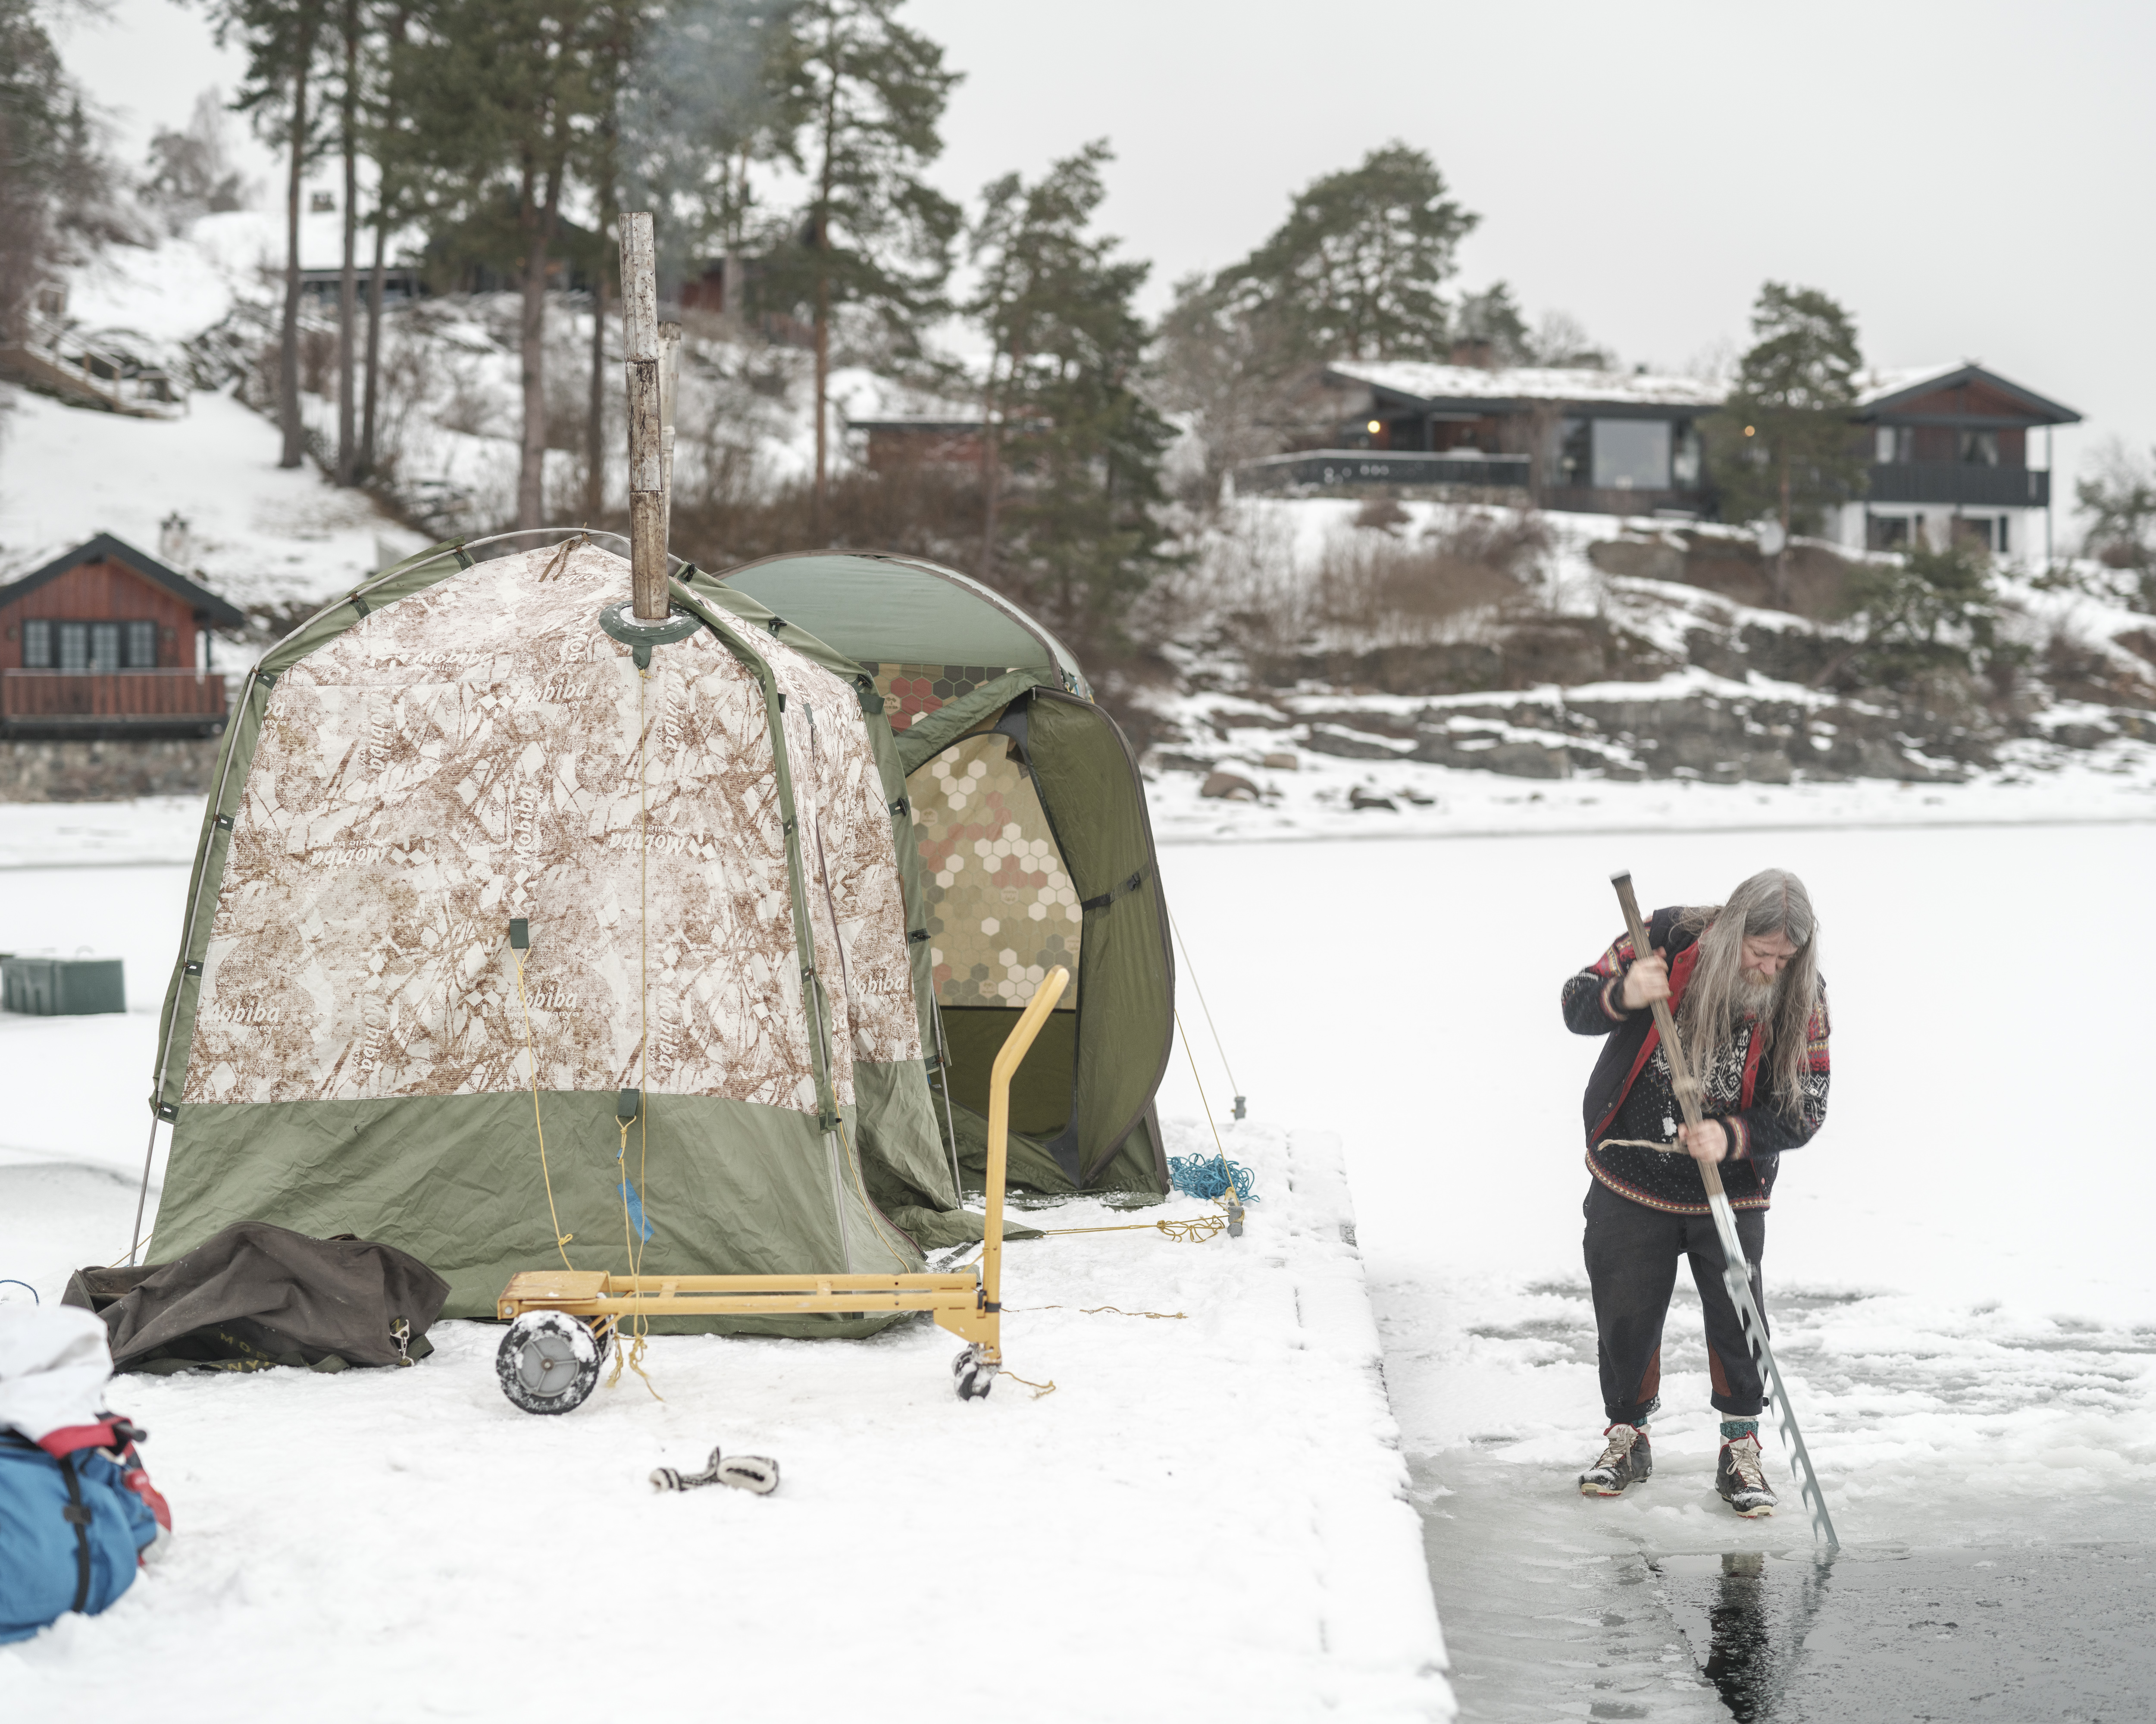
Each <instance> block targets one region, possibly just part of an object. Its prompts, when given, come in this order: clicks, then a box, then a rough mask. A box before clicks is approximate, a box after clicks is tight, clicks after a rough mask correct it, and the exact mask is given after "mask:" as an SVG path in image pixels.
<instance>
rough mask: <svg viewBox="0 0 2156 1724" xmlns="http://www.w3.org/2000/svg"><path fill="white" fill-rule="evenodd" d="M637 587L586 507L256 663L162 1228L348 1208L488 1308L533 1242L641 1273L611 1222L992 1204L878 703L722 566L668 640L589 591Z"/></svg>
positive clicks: (791, 1253)
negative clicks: (974, 1199)
mask: <svg viewBox="0 0 2156 1724" xmlns="http://www.w3.org/2000/svg"><path fill="white" fill-rule="evenodd" d="M511 537H512V538H515V539H516V540H517V541H520V542H521V544H522V545H526V546H529V545H531V539H532V536H531V535H515V536H511ZM497 548H500V547H497ZM628 591H629V568H628V564H626V563H625V562H624V560H623V559H622V558H619V557H618V556H615V555H613V554H611V553H608V552H606V551H603V550H602V549H600V548H598V546H597V545H596V544H594V543H591V542H590V536H588V535H583V534H573V535H572V534H567V533H557V534H549V535H546V536H544V538H543V539H542V542H541V543H538V544H537V545H536V547H535V548H514V549H513V551H512V553H511V554H507V555H500V556H496V557H494V558H487V559H485V560H475V558H474V557H473V555H472V554H470V553H469V552H467V551H466V550H465V549H463V548H459V547H447V548H441V549H439V550H437V551H435V552H433V553H423V554H422V555H421V556H420V557H418V558H413V559H412V560H410V561H408V562H407V563H405V564H400V565H398V566H397V567H395V568H393V569H388V570H386V571H384V572H383V573H382V574H380V575H377V576H376V577H375V578H373V579H371V580H369V581H367V582H366V583H363V584H362V585H361V586H360V587H359V588H357V589H355V590H354V591H353V593H352V594H351V595H350V596H349V597H348V598H347V599H346V600H343V601H341V602H340V603H338V604H337V605H332V606H331V607H330V608H329V609H328V610H325V611H323V612H322V613H321V614H320V615H317V616H316V617H315V618H314V619H312V620H311V621H309V622H308V623H307V624H305V625H303V626H302V627H301V628H300V629H299V630H296V631H295V633H294V634H293V635H292V636H290V637H289V638H287V639H286V640H285V641H284V642H282V643H281V644H280V646H277V647H275V649H273V650H272V651H270V652H269V654H268V655H267V656H265V657H264V659H263V661H262V662H261V664H260V665H259V666H258V667H257V668H256V670H255V672H254V674H253V675H252V676H251V677H250V678H249V682H248V684H247V687H246V691H245V695H244V699H243V700H242V701H241V702H239V712H238V713H236V714H235V717H234V722H233V723H232V724H231V726H230V727H229V728H228V732H227V735H226V739H225V746H224V749H223V754H222V756H221V758H220V759H219V762H218V769H217V775H216V778H215V780H214V781H213V794H212V795H211V798H210V803H209V807H208V811H207V814H206V816H205V821H204V825H203V832H202V837H201V841H200V845H199V847H198V852H197V856H196V861H195V867H194V872H193V879H192V881H191V883H190V886H189V890H188V896H187V910H186V915H185V921H184V926H183V934H182V949H181V952H180V955H179V960H178V963H177V966H176V968H175V970H174V973H173V976H172V985H171V986H170V988H169V990H168V991H167V996H166V1000H165V1006H164V1011H163V1015H162V1022H161V1026H160V1035H159V1038H158V1049H159V1051H158V1055H157V1071H156V1076H155V1086H156V1087H155V1091H154V1094H153V1096H152V1104H153V1105H154V1106H155V1107H156V1109H157V1112H158V1113H159V1114H160V1115H161V1116H162V1118H164V1119H168V1120H170V1121H171V1122H172V1148H171V1155H170V1160H169V1164H168V1171H167V1178H166V1183H165V1186H164V1191H163V1195H162V1202H161V1205H160V1208H159V1211H158V1214H157V1223H156V1228H155V1233H154V1241H155V1245H156V1255H157V1257H159V1258H164V1259H167V1260H169V1259H170V1258H174V1257H177V1255H179V1254H180V1253H183V1252H185V1251H187V1250H189V1249H191V1248H193V1247H194V1246H196V1245H198V1244H200V1243H202V1242H203V1240H205V1239H207V1238H209V1237H210V1236H211V1235H213V1234H214V1233H217V1232H218V1231H219V1230H220V1229H222V1228H223V1227H226V1226H228V1225H229V1224H231V1223H232V1222H236V1221H266V1222H275V1223H277V1224H279V1225H280V1226H283V1227H290V1228H293V1229H295V1230H296V1231H298V1232H301V1233H311V1234H315V1235H318V1236H321V1235H331V1234H336V1233H357V1234H359V1235H361V1236H362V1237H364V1238H372V1239H376V1240H380V1241H382V1242H384V1243H389V1244H393V1245H395V1246H398V1247H399V1248H402V1249H403V1250H405V1251H408V1252H409V1253H412V1254H413V1255H414V1256H416V1257H418V1258H420V1259H421V1260H422V1261H423V1262H425V1263H429V1265H430V1266H432V1267H433V1268H434V1269H435V1270H436V1271H437V1272H438V1273H439V1274H441V1275H442V1276H443V1277H444V1279H447V1280H448V1281H449V1284H450V1289H451V1292H450V1296H449V1301H448V1303H447V1305H445V1306H444V1311H445V1313H446V1314H447V1315H451V1316H485V1315H491V1314H492V1311H493V1309H494V1300H495V1297H496V1295H497V1294H499V1293H500V1290H501V1288H502V1286H503V1284H505V1282H506V1280H507V1279H508V1278H509V1277H510V1276H511V1274H514V1273H515V1272H516V1271H518V1270H520V1269H540V1268H547V1267H554V1266H557V1265H558V1264H561V1263H568V1264H570V1265H572V1266H573V1267H576V1268H579V1269H613V1270H625V1269H628V1268H629V1262H628V1257H629V1253H630V1251H631V1249H632V1248H631V1246H630V1243H629V1240H630V1238H631V1234H632V1229H634V1230H635V1231H636V1232H638V1233H641V1232H643V1231H644V1229H646V1228H648V1229H649V1238H648V1241H646V1242H645V1243H642V1244H641V1245H640V1247H638V1248H637V1249H639V1250H640V1252H641V1254H642V1263H641V1267H642V1269H643V1271H644V1273H646V1274H665V1273H667V1272H669V1271H677V1272H681V1273H712V1272H721V1273H745V1274H754V1273H778V1272H789V1271H790V1272H798V1271H802V1270H808V1269H840V1267H841V1266H842V1265H843V1266H844V1269H846V1270H850V1271H851V1272H854V1273H860V1274H883V1273H911V1272H915V1271H917V1270H918V1269H920V1268H921V1264H922V1258H921V1250H920V1244H921V1243H950V1242H951V1241H952V1239H954V1238H966V1237H968V1235H969V1233H970V1236H971V1237H974V1238H978V1220H977V1219H975V1218H973V1217H967V1216H964V1215H962V1214H961V1213H959V1212H957V1204H958V1192H957V1181H956V1178H955V1174H954V1170H953V1168H952V1163H951V1161H950V1160H949V1159H948V1157H947V1154H946V1152H945V1150H944V1149H943V1146H942V1143H941V1142H940V1141H939V1136H938V1131H937V1124H936V1122H935V1120H934V1119H933V1118H932V1112H931V1097H930V1092H929V1087H928V1082H927V1065H926V1057H927V1048H926V1047H924V1045H923V1042H922V1040H921V1011H920V1010H919V1008H918V1004H917V1001H916V992H915V986H914V980H913V970H914V965H913V960H912V946H913V944H915V943H914V942H912V941H911V940H910V939H909V938H908V935H909V933H910V931H911V928H912V927H913V926H914V925H916V924H913V923H912V922H911V921H910V919H909V918H908V915H907V906H906V886H905V883H904V881H903V879H902V877H901V872H900V868H899V865H898V851H897V848H896V846H895V844H894V835H893V814H892V805H893V804H894V803H896V802H898V801H901V800H902V799H903V796H904V785H903V782H902V777H901V769H900V767H899V764H898V759H897V755H896V748H895V746H894V744H893V740H892V738H891V730H890V726H889V724H888V723H887V721H886V720H885V718H884V716H883V713H882V703H881V702H880V700H879V699H878V698H877V697H876V696H875V693H874V692H873V690H872V689H870V687H867V686H866V683H865V679H864V678H863V676H862V673H861V672H860V669H859V667H858V666H854V665H852V664H850V663H849V662H847V661H844V659H842V658H840V657H839V656H838V655H836V654H834V653H833V652H832V651H830V650H829V648H827V647H825V646H823V645H822V644H821V643H820V642H818V641H814V640H813V639H811V638H810V637H809V636H807V635H805V634H804V633H803V632H802V631H801V630H798V629H792V628H788V627H787V626H785V625H783V624H782V623H780V622H778V620H776V619H775V618H773V617H771V616H770V615H769V613H768V612H767V611H766V610H764V609H763V608H762V606H760V605H757V604H756V603H755V602H754V601H753V600H749V599H747V598H746V597H740V596H737V595H733V594H726V593H723V592H714V591H712V590H711V589H709V588H708V587H706V588H704V589H701V590H699V591H696V592H691V591H690V589H688V588H686V587H685V586H684V585H682V584H680V582H678V581H677V582H676V583H675V586H674V604H675V609H676V610H677V611H680V612H685V613H687V614H688V615H687V616H686V617H685V619H684V620H683V624H682V626H683V628H684V630H685V638H682V639H679V640H675V641H670V642H669V643H667V644H665V645H661V646H655V647H639V646H631V645H630V644H629V643H627V642H625V641H622V640H619V639H617V638H615V636H613V635H612V634H610V633H609V632H608V629H607V626H606V622H605V620H604V619H603V616H602V611H603V608H604V607H605V606H606V605H607V604H608V601H611V600H622V599H624V597H625V595H626V594H627V593H628ZM646 656H648V659H649V664H648V669H646V668H644V667H643V666H639V658H641V657H646ZM623 1115H626V1116H628V1118H629V1120H631V1121H632V1122H633V1123H630V1124H628V1125H627V1129H625V1130H624V1129H623V1127H622V1118H621V1116H623ZM887 1320H888V1319H877V1318H862V1319H834V1318H821V1319H819V1318H814V1317H799V1318H791V1319H762V1320H759V1319H743V1320H726V1322H725V1323H724V1325H722V1326H726V1327H730V1328H734V1329H740V1330H748V1329H758V1330H764V1331H767V1332H768V1331H777V1332H783V1333H794V1334H801V1333H845V1332H851V1333H860V1332H863V1331H864V1330H868V1329H871V1328H873V1327H875V1326H878V1325H879V1324H880V1322H883V1321H887Z"/></svg>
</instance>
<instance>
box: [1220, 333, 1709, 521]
mask: <svg viewBox="0 0 2156 1724" xmlns="http://www.w3.org/2000/svg"><path fill="white" fill-rule="evenodd" d="M1318 389H1319V399H1321V401H1322V404H1323V406H1322V413H1323V415H1324V417H1325V418H1326V419H1328V420H1330V421H1331V424H1332V429H1331V430H1330V432H1329V433H1328V434H1327V436H1326V438H1325V445H1326V446H1325V447H1323V448H1322V449H1317V450H1305V451H1300V452H1296V453H1291V454H1288V455H1277V456H1275V457H1273V458H1272V459H1271V460H1270V461H1257V462H1253V463H1251V464H1250V466H1245V467H1244V468H1242V469H1241V470H1240V471H1238V473H1237V474H1236V481H1235V482H1236V486H1237V488H1238V490H1240V491H1245V492H1250V491H1266V490H1290V489H1300V488H1304V487H1312V486H1314V487H1317V488H1322V489H1337V488H1339V487H1341V486H1343V485H1344V486H1348V487H1351V488H1354V487H1360V486H1409V487H1411V488H1414V489H1418V490H1419V489H1422V488H1424V487H1442V488H1444V489H1447V490H1450V489H1455V488H1460V489H1464V491H1466V492H1467V493H1470V494H1477V495H1482V496H1486V497H1489V498H1490V499H1491V500H1492V501H1506V502H1517V503H1521V504H1529V503H1532V505H1534V506H1535V507H1540V508H1546V509H1567V510H1576V511H1583V512H1589V513H1594V514H1612V515H1651V514H1655V513H1656V512H1665V513H1674V514H1681V515H1698V514H1700V513H1702V512H1704V511H1705V510H1706V508H1707V504H1708V501H1709V499H1708V496H1707V488H1706V473H1705V464H1704V462H1703V461H1702V459H1701V454H1700V437H1699V428H1698V421H1699V420H1700V419H1702V418H1704V417H1705V416H1706V415H1707V414H1709V413H1712V411H1713V410H1714V409H1716V408H1717V407H1718V406H1719V405H1721V402H1722V392H1721V390H1720V389H1717V387H1716V386H1715V385H1713V384H1712V383H1704V382H1702V381H1701V380H1700V379H1698V378H1689V377H1657V376H1653V375H1650V374H1648V373H1625V372H1620V371H1588V370H1556V369H1549V368H1541V367H1528V366H1507V367H1496V368H1490V367H1485V366H1481V365H1464V364H1453V365H1436V364H1430V363H1423V362H1420V361H1416V360H1406V359H1399V360H1372V361H1367V362H1365V361H1347V360H1342V361H1337V362H1336V363H1333V364H1332V365H1328V366H1327V367H1326V368H1325V370H1324V372H1323V373H1322V377H1321V378H1320V379H1319V383H1318ZM1328 471H1329V472H1330V473H1331V475H1332V476H1330V477H1328V476H1327V473H1328Z"/></svg>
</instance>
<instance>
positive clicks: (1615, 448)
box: [1594, 419, 1670, 491]
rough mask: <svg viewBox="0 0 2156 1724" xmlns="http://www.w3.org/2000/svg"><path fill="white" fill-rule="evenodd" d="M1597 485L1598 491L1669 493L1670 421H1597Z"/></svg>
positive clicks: (1595, 474) (1595, 453) (1595, 428)
mask: <svg viewBox="0 0 2156 1724" xmlns="http://www.w3.org/2000/svg"><path fill="white" fill-rule="evenodd" d="M1594 486H1595V488H1596V489H1597V490H1598V491H1666V490H1668V489H1669V486H1670V422H1669V421H1668V420H1667V419H1597V420H1595V421H1594Z"/></svg>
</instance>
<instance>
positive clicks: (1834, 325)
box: [1705, 281, 1865, 605]
mask: <svg viewBox="0 0 2156 1724" xmlns="http://www.w3.org/2000/svg"><path fill="white" fill-rule="evenodd" d="M1752 332H1753V336H1754V337H1756V340H1755V341H1754V342H1753V346H1752V347H1751V348H1750V350H1749V351H1748V352H1747V353H1745V355H1744V357H1743V359H1742V360H1740V361H1739V362H1738V371H1737V381H1736V383H1735V386H1734V387H1733V388H1732V389H1731V390H1730V392H1729V398H1728V399H1727V401H1726V402H1725V403H1724V404H1722V410H1721V411H1720V412H1719V413H1717V414H1714V415H1712V417H1710V418H1709V419H1707V422H1706V425H1705V430H1706V433H1707V449H1708V453H1709V459H1710V461H1711V462H1712V471H1713V474H1714V480H1715V485H1716V488H1717V491H1719V492H1720V495H1721V499H1722V514H1723V516H1724V517H1725V518H1727V519H1730V520H1734V521H1757V520H1762V519H1766V518H1768V517H1772V518H1774V519H1775V520H1777V521H1779V522H1780V523H1781V528H1782V539H1783V543H1784V546H1785V547H1786V545H1787V543H1788V542H1789V535H1790V534H1791V533H1794V532H1798V531H1800V530H1802V529H1804V528H1805V527H1811V526H1813V525H1815V524H1816V522H1817V521H1818V518H1819V517H1820V512H1821V511H1823V510H1824V509H1825V508H1827V507H1830V506H1831V505H1833V504H1835V503H1838V502H1842V501H1844V500H1845V499H1846V498H1848V497H1851V496H1854V495H1856V493H1857V492H1858V491H1861V488H1862V486H1863V481H1864V467H1865V462H1864V451H1863V449H1862V447H1861V444H1860V442H1859V440H1858V438H1857V435H1856V430H1855V429H1854V428H1853V427H1852V426H1851V423H1850V411H1851V409H1852V408H1853V407H1854V406H1855V405H1856V372H1857V369H1858V368H1859V367H1860V366H1861V364H1862V363H1863V360H1862V358H1861V355H1860V353H1858V350H1857V344H1856V322H1855V321H1854V320H1853V319H1852V318H1851V316H1850V315H1849V313H1848V312H1847V311H1845V310H1844V309H1843V308H1842V307H1841V306H1840V305H1838V304H1836V303H1835V301H1833V300H1832V299H1830V298H1829V297H1828V296H1826V295H1825V294H1824V293H1822V292H1820V290H1819V289H1817V288H1815V287H1789V286H1784V285H1783V284H1782V283H1780V282H1779V281H1769V282H1768V283H1767V284H1766V285H1765V286H1763V287H1762V288H1761V289H1760V290H1759V297H1758V301H1757V302H1756V303H1755V304H1754V305H1753V308H1752ZM1782 562H1783V553H1779V552H1778V553H1776V555H1775V556H1774V558H1772V559H1771V560H1770V563H1769V574H1768V578H1769V579H1770V581H1771V582H1772V584H1773V585H1774V599H1775V602H1776V603H1777V604H1778V605H1787V603H1788V597H1789V595H1788V593H1787V591H1786V590H1785V583H1784V580H1783V578H1782Z"/></svg>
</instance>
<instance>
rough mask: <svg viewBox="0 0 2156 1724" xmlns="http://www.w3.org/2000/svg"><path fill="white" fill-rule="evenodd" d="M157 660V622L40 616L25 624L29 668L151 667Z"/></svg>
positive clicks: (99, 669)
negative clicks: (106, 621)
mask: <svg viewBox="0 0 2156 1724" xmlns="http://www.w3.org/2000/svg"><path fill="white" fill-rule="evenodd" d="M156 668H157V624H156V623H154V622H144V621H141V620H133V621H128V622H114V623H105V622H69V621H64V620H55V619H54V618H51V617H43V616H37V617H30V618H28V619H26V620H24V622H23V669H24V670H26V671H76V672H105V671H118V670H123V669H125V670H131V671H148V670H154V669H156Z"/></svg>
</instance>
